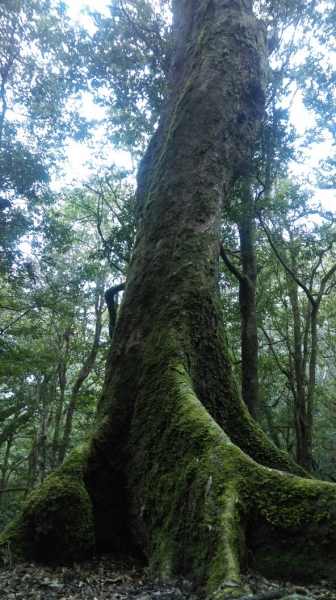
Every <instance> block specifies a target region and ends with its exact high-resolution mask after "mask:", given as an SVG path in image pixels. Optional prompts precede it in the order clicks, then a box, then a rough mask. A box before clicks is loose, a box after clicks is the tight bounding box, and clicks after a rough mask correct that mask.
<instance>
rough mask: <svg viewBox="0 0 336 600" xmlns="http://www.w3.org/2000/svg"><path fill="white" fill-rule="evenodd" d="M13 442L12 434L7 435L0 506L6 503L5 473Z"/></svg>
mask: <svg viewBox="0 0 336 600" xmlns="http://www.w3.org/2000/svg"><path fill="white" fill-rule="evenodd" d="M13 440H14V432H11V433H10V434H9V437H8V440H7V442H6V451H5V456H4V460H3V464H2V467H1V482H0V504H5V503H6V494H5V492H6V485H7V473H8V465H9V457H10V453H11V449H12V445H13Z"/></svg>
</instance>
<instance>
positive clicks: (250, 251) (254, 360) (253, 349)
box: [238, 176, 259, 421]
mask: <svg viewBox="0 0 336 600" xmlns="http://www.w3.org/2000/svg"><path fill="white" fill-rule="evenodd" d="M242 209H243V218H242V220H241V222H240V223H239V227H238V229H239V238H240V251H241V258H242V268H243V278H242V279H241V281H240V284H239V307H240V316H241V334H242V395H243V400H244V402H245V404H246V406H247V408H248V409H249V412H250V414H251V416H252V417H253V419H254V420H255V421H259V371H258V327H257V316H256V282H257V274H258V266H257V259H256V254H255V247H254V204H253V195H252V190H251V181H250V178H249V177H247V176H245V178H244V181H243V189H242Z"/></svg>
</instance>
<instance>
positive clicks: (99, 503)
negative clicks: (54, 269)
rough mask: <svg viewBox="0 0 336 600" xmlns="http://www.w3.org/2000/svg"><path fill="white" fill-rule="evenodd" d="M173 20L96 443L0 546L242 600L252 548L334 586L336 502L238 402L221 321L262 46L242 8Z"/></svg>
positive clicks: (272, 563)
mask: <svg viewBox="0 0 336 600" xmlns="http://www.w3.org/2000/svg"><path fill="white" fill-rule="evenodd" d="M174 13H175V15H174V16H175V25H174V49H173V61H172V68H171V73H170V78H169V94H168V98H167V102H166V107H165V110H164V113H163V116H162V119H161V123H160V126H159V128H158V129H157V132H156V134H155V136H154V138H153V140H152V142H151V144H150V147H149V150H148V153H147V155H146V157H145V159H144V161H143V162H142V165H141V168H140V171H139V202H140V220H139V225H138V239H137V243H136V247H135V252H134V255H133V259H132V262H131V265H130V270H129V274H128V278H127V283H126V289H125V297H124V301H123V303H122V306H121V308H120V314H119V318H118V322H117V326H116V331H115V334H114V338H113V344H112V347H111V352H110V355H109V358H108V364H107V373H106V381H105V387H104V392H103V395H102V397H101V400H100V404H99V409H98V414H97V423H96V427H95V431H94V433H93V436H92V439H91V441H90V442H87V443H86V444H84V445H83V446H81V447H79V448H77V449H76V450H74V451H73V452H72V453H71V454H70V456H69V457H68V458H67V459H66V460H65V461H64V463H63V464H62V465H61V467H60V468H59V469H56V470H55V471H54V473H52V474H51V475H50V476H49V477H48V478H47V479H46V480H45V482H44V484H43V485H42V486H41V488H40V489H39V490H36V491H34V492H33V493H32V494H31V496H30V499H29V501H28V502H27V503H26V504H25V506H24V510H23V512H22V514H21V516H20V517H19V519H18V520H17V521H16V522H15V523H13V524H12V525H11V526H10V527H9V528H8V529H7V530H6V532H5V533H4V534H3V535H2V537H1V540H0V543H1V544H3V545H6V544H8V543H10V544H11V547H12V548H13V551H14V550H15V552H16V553H18V554H19V553H21V556H22V555H23V554H24V555H25V556H36V557H39V558H41V557H43V558H44V560H48V559H49V560H62V561H65V560H68V561H69V560H74V559H77V560H78V558H80V557H83V556H85V555H87V553H88V552H91V551H92V549H93V547H94V544H95V546H96V548H98V550H100V551H102V550H111V549H113V548H115V549H118V550H119V551H120V550H121V548H124V549H128V551H130V549H131V548H132V543H133V544H134V543H136V544H137V545H138V547H140V548H141V550H142V551H143V552H144V553H145V555H146V556H147V558H148V561H149V567H150V569H152V570H153V571H154V572H155V573H157V574H159V575H160V576H162V577H170V576H171V575H172V574H178V573H179V574H181V573H183V574H185V575H187V576H189V577H191V578H192V580H193V581H194V582H195V583H198V584H205V585H206V587H207V592H208V593H209V594H212V595H213V598H217V599H219V598H224V597H225V598H228V597H232V595H235V596H237V595H239V594H241V593H242V590H241V588H239V581H240V580H239V567H240V559H243V557H244V554H245V553H244V548H245V544H247V545H248V548H249V549H250V550H251V552H252V553H253V555H254V557H255V566H256V567H257V568H261V569H262V570H263V571H264V572H273V573H274V572H278V573H279V572H281V571H282V572H283V573H286V577H288V576H289V575H290V574H292V573H293V572H296V573H298V572H299V573H301V574H302V573H304V572H306V573H307V570H308V574H309V573H311V571H312V569H313V567H312V565H313V564H314V561H315V573H316V572H318V573H319V574H321V573H322V572H323V573H334V547H335V541H336V528H335V517H336V490H335V488H334V486H330V485H328V484H325V483H322V482H315V481H312V480H305V479H301V478H300V477H297V476H293V475H289V474H288V473H285V471H289V472H291V473H294V474H296V475H302V474H304V472H303V470H302V469H300V467H298V466H297V465H296V464H295V463H294V462H293V461H291V460H290V458H289V457H288V455H286V454H285V453H282V452H281V451H279V449H277V448H276V447H275V446H274V445H273V444H272V443H271V442H270V440H268V438H267V437H266V436H265V435H264V434H263V432H262V431H261V430H260V428H259V427H258V425H257V424H256V423H254V422H253V420H252V419H251V417H250V415H249V413H248V411H247V409H246V407H245V405H244V403H243V402H242V401H241V399H240V395H239V393H238V392H237V389H236V386H235V382H234V379H233V376H232V371H231V365H230V360H229V356H228V351H227V348H226V343H225V331H224V327H223V323H222V318H221V304H220V296H219V290H218V257H219V251H220V221H221V214H222V204H223V200H224V198H225V195H226V193H227V191H228V189H229V186H230V185H231V184H232V182H233V181H234V179H235V178H236V177H237V176H238V175H239V174H240V173H241V172H242V170H243V169H244V168H245V165H246V162H247V160H248V159H249V157H250V154H251V151H252V148H253V144H254V139H255V137H256V135H257V130H258V127H259V123H260V119H261V115H262V109H263V101H264V88H265V73H266V67H265V45H264V35H263V31H261V29H260V27H259V25H258V23H257V22H256V20H255V19H254V17H253V16H252V9H251V4H250V2H247V1H243V0H235V1H234V2H233V1H232V0H212V1H209V0H194V1H193V2H190V1H189V0H188V1H187V0H175V2H174ZM238 446H239V447H238ZM247 454H248V455H249V456H247ZM251 459H253V460H251ZM258 463H259V464H258ZM262 465H265V466H262ZM42 519H43V525H42V523H41V521H42ZM307 523H309V527H311V530H312V531H313V534H314V535H313V536H312V542H311V544H309V543H308V540H309V541H310V539H311V536H310V533H309V532H308V534H307V529H308V531H311V530H309V528H307ZM322 541H323V544H322V543H321V542H322ZM316 556H318V561H319V563H318V565H317V563H316ZM317 569H318V571H317Z"/></svg>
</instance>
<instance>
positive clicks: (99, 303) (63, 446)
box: [58, 290, 104, 465]
mask: <svg viewBox="0 0 336 600" xmlns="http://www.w3.org/2000/svg"><path fill="white" fill-rule="evenodd" d="M103 303H104V300H103V293H102V291H101V290H100V292H99V294H98V297H97V300H96V305H95V313H96V324H95V333H94V338H93V342H92V346H91V349H90V352H89V354H88V355H87V357H86V358H85V360H84V364H83V366H82V368H81V370H80V372H79V374H78V375H77V377H76V381H75V383H74V385H73V388H72V392H71V398H70V402H69V405H68V408H67V411H66V419H65V425H64V431H63V437H62V441H61V443H60V448H59V453H58V465H61V464H62V462H63V460H64V458H65V454H66V452H67V450H68V447H69V442H70V436H71V431H72V420H73V416H74V412H75V410H76V404H77V398H78V394H79V391H80V389H81V386H82V384H83V383H84V381H85V380H86V379H87V377H88V376H89V375H90V373H91V371H92V369H93V367H94V364H95V362H96V358H97V354H98V350H99V342H100V335H101V330H102V310H103Z"/></svg>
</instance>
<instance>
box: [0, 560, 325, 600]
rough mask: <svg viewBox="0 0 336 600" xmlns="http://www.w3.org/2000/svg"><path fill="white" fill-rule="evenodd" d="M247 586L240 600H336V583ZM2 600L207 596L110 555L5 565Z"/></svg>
mask: <svg viewBox="0 0 336 600" xmlns="http://www.w3.org/2000/svg"><path fill="white" fill-rule="evenodd" d="M9 561H10V557H9ZM335 569H336V565H335ZM243 586H244V590H245V591H244V595H243V596H240V597H239V600H273V599H277V598H279V599H280V598H282V599H285V598H286V600H287V599H288V600H289V599H290V600H299V599H300V600H322V599H323V600H327V599H328V600H330V599H332V600H336V583H334V584H332V583H330V582H328V581H320V582H319V583H317V584H315V585H305V586H300V585H295V584H293V583H291V582H289V581H282V582H281V581H269V580H267V579H265V578H264V577H262V576H261V575H260V574H258V573H256V572H254V571H252V570H247V571H245V573H244V574H243ZM0 598H3V599H6V600H14V599H20V600H28V599H29V600H30V599H34V600H54V599H56V600H203V599H205V590H204V588H198V589H194V588H192V585H191V584H190V582H189V581H187V580H186V579H176V580H172V581H168V582H166V583H162V582H160V581H159V580H157V579H154V578H153V577H151V574H150V573H149V572H148V570H147V569H146V568H144V567H143V566H141V565H140V564H139V563H136V562H135V561H134V560H132V559H130V558H129V557H121V556H115V555H107V556H103V557H100V558H99V559H98V558H97V559H93V560H91V561H87V562H85V563H82V564H78V565H77V564H75V565H74V566H73V567H72V568H65V567H62V568H61V567H53V568H52V567H42V566H39V565H36V564H33V563H30V564H29V563H24V564H21V565H18V566H11V564H7V565H4V567H3V569H2V570H0ZM237 600H238V599H237Z"/></svg>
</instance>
